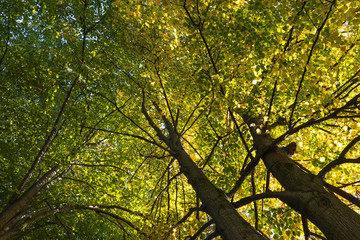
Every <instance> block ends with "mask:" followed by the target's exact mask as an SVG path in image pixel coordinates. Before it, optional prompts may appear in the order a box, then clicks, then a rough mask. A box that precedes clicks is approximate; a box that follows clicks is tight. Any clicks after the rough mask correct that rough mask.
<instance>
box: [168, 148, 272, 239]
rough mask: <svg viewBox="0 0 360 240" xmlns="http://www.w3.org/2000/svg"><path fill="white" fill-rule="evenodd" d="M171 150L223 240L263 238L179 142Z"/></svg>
mask: <svg viewBox="0 0 360 240" xmlns="http://www.w3.org/2000/svg"><path fill="white" fill-rule="evenodd" d="M171 150H172V151H173V155H174V157H176V159H177V160H178V162H179V164H180V165H181V171H182V172H183V173H184V175H185V176H186V177H187V179H188V181H189V183H190V184H191V185H192V187H193V188H194V190H195V191H196V193H197V195H198V196H199V198H200V200H201V202H202V204H203V207H204V209H205V211H206V212H207V213H208V214H209V215H210V216H211V217H212V218H213V220H214V221H215V224H216V230H217V231H218V232H219V233H220V234H221V237H222V238H223V239H224V240H235V239H246V240H251V239H265V238H264V237H263V236H262V235H260V234H259V233H258V232H257V231H256V230H255V229H254V228H253V227H252V226H251V225H250V224H249V223H248V222H246V221H245V220H244V219H243V218H242V217H241V216H240V215H239V213H238V212H237V211H236V210H235V208H234V207H233V206H232V205H231V204H230V203H229V201H228V200H227V198H226V196H225V194H224V193H223V192H222V191H220V190H219V189H217V188H216V187H215V186H214V185H213V184H212V183H211V182H210V181H209V180H208V178H207V177H206V176H205V174H204V173H203V172H202V170H201V169H200V168H198V167H197V165H196V164H195V163H194V162H193V161H192V159H191V158H190V156H189V155H188V154H187V153H186V152H185V150H184V149H183V147H182V146H181V144H180V143H179V142H178V144H176V145H172V146H171Z"/></svg>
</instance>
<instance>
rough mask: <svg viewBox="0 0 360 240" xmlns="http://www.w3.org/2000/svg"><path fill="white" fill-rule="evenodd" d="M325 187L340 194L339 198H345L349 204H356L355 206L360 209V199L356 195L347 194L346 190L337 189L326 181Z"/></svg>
mask: <svg viewBox="0 0 360 240" xmlns="http://www.w3.org/2000/svg"><path fill="white" fill-rule="evenodd" d="M323 184H324V186H325V187H326V188H327V189H329V190H330V191H332V192H334V193H336V194H338V195H339V196H341V197H343V198H345V199H346V200H348V201H349V202H351V203H352V204H354V205H355V206H357V207H359V208H360V199H358V198H356V197H355V196H354V195H352V194H350V193H347V192H345V191H344V190H342V189H340V188H337V187H335V186H333V185H331V184H329V183H327V182H325V181H323Z"/></svg>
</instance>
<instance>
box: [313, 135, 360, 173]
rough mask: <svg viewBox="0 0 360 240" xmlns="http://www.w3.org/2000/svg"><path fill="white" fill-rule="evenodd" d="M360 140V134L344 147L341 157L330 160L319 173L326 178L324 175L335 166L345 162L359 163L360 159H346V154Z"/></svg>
mask: <svg viewBox="0 0 360 240" xmlns="http://www.w3.org/2000/svg"><path fill="white" fill-rule="evenodd" d="M359 141H360V135H359V136H357V137H356V138H354V139H353V140H352V141H351V142H350V143H349V144H348V145H347V146H346V147H345V148H344V149H343V151H342V152H341V153H340V155H339V157H338V158H337V159H336V160H334V161H332V162H330V163H329V164H328V165H326V166H325V167H324V168H323V169H321V171H320V172H319V173H318V174H317V175H318V176H319V177H321V178H324V176H325V175H326V174H327V173H328V172H330V171H331V169H333V168H334V167H336V166H338V165H340V164H344V163H359V162H360V160H359V159H346V158H345V155H346V153H347V152H348V151H349V150H350V149H351V148H352V147H353V146H355V144H356V143H358V142H359Z"/></svg>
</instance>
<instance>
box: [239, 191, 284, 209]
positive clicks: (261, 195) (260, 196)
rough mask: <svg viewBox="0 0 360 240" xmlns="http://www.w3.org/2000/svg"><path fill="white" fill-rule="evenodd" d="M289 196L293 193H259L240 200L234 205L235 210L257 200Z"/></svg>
mask: <svg viewBox="0 0 360 240" xmlns="http://www.w3.org/2000/svg"><path fill="white" fill-rule="evenodd" d="M289 194H290V195H291V192H288V191H283V192H264V193H259V194H256V195H252V196H249V197H245V198H242V199H240V200H239V201H237V202H234V203H233V206H234V208H239V207H242V206H245V205H247V204H249V203H251V202H253V201H256V200H261V199H265V198H281V197H288V196H289Z"/></svg>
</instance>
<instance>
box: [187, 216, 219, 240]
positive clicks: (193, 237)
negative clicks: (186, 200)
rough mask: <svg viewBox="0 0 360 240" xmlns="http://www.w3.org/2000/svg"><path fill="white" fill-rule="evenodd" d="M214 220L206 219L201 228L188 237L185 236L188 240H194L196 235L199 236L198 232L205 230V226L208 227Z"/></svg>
mask: <svg viewBox="0 0 360 240" xmlns="http://www.w3.org/2000/svg"><path fill="white" fill-rule="evenodd" d="M214 222H215V221H214V220H213V219H211V220H210V221H208V222H207V223H205V224H204V225H202V226H201V228H199V230H198V231H197V232H196V233H195V234H194V235H193V236H192V237H190V238H187V239H188V240H195V239H196V238H197V237H198V236H200V234H201V233H202V232H203V231H205V229H206V228H208V227H210V226H211V225H213V224H214Z"/></svg>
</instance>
